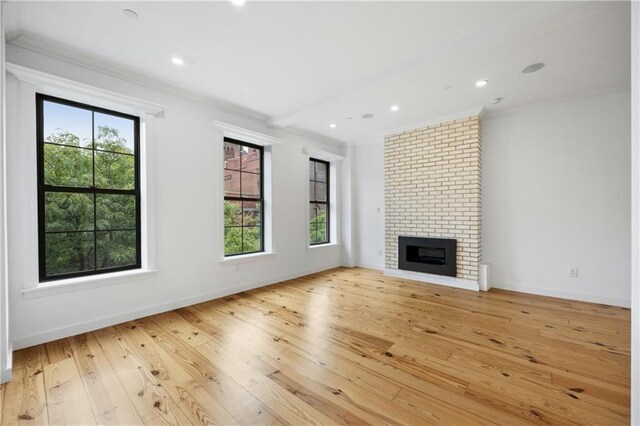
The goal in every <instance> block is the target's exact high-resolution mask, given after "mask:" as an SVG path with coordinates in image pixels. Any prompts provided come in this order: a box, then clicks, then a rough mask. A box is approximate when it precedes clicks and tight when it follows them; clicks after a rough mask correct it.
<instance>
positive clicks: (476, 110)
mask: <svg viewBox="0 0 640 426" xmlns="http://www.w3.org/2000/svg"><path fill="white" fill-rule="evenodd" d="M481 111H482V107H479V108H473V109H470V110H468V111H462V112H456V113H454V114H448V115H441V116H439V117H434V118H431V119H429V120H426V121H420V122H417V123H412V124H408V125H406V126H402V127H398V128H395V129H392V130H389V131H387V132H385V135H384V137H390V136H395V135H397V134H399V133H403V132H406V131H413V130H416V129H422V128H424V127H429V126H435V125H439V124H442V123H445V122H447V121H453V120H461V119H463V118H467V117H472V116H475V115H480V112H481Z"/></svg>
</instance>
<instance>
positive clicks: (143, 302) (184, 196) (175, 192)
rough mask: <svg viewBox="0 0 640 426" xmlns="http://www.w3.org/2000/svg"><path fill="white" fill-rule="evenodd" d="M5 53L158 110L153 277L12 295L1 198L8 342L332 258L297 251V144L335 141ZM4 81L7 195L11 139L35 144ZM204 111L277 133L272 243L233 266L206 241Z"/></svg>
mask: <svg viewBox="0 0 640 426" xmlns="http://www.w3.org/2000/svg"><path fill="white" fill-rule="evenodd" d="M7 60H8V61H9V62H13V63H17V64H19V65H24V66H27V67H30V68H34V69H38V70H41V71H44V72H47V73H50V74H54V75H57V76H61V77H64V78H68V79H71V80H74V81H78V82H81V83H85V84H89V85H91V86H94V87H98V88H102V89H105V90H110V91H114V92H118V93H123V94H127V95H128V96H132V97H136V98H138V99H144V100H147V101H150V102H154V103H157V104H161V105H164V106H166V110H165V118H164V119H159V120H155V123H154V130H153V136H152V140H150V141H149V143H150V144H153V145H154V150H155V163H156V164H155V170H156V179H155V188H156V190H155V193H156V208H155V210H156V216H155V222H156V250H157V260H156V263H157V270H158V273H157V276H156V277H155V278H152V279H148V280H142V281H137V282H128V283H123V284H118V285H110V286H105V287H100V288H92V289H84V290H80V291H75V292H70V293H64V294H57V295H50V296H44V297H38V298H29V299H26V298H25V297H24V296H23V295H22V294H21V290H22V288H23V284H24V283H22V282H21V277H22V276H23V275H22V274H21V271H20V268H21V265H22V263H23V262H21V259H20V258H19V257H18V256H16V255H12V253H11V247H14V246H15V247H19V246H20V244H24V241H23V240H21V237H22V236H21V235H17V234H16V233H15V232H14V233H12V232H11V221H12V220H17V218H18V217H19V216H20V215H21V214H22V212H21V210H20V207H21V206H20V205H17V204H15V203H14V204H13V205H12V204H11V203H9V227H10V228H9V273H10V305H11V308H12V309H11V317H10V325H11V336H12V339H13V341H14V346H15V347H16V348H20V347H24V346H28V345H32V344H36V343H39V342H42V341H46V340H50V339H52V338H57V337H63V336H67V335H71V334H75V333H78V332H81V331H85V330H90V329H93V328H96V327H101V326H106V325H108V324H113V323H117V322H120V321H123V320H127V319H131V318H136V317H139V316H141V315H147V314H150V313H154V312H158V311H163V310H167V309H170V308H174V307H177V306H182V305H188V304H191V303H194V302H195V301H199V300H207V299H211V298H213V297H216V296H219V295H223V294H229V293H234V292H236V291H238V290H241V289H245V288H250V287H255V286H259V285H264V284H268V283H272V282H277V281H280V280H282V279H286V278H292V277H295V276H300V275H304V274H307V273H310V272H312V271H318V270H323V269H328V268H331V267H335V266H339V265H340V264H341V250H340V246H334V247H329V248H323V249H314V250H307V241H306V237H305V235H306V230H305V229H306V224H307V217H308V210H307V209H308V202H307V200H306V193H307V164H306V161H305V159H306V157H305V154H304V153H303V147H304V146H316V147H317V148H320V149H325V150H332V151H333V152H335V153H337V154H343V153H344V148H343V147H328V146H327V145H323V144H320V143H317V142H314V141H311V140H309V139H306V138H303V137H301V136H298V135H294V134H292V133H288V132H285V131H282V130H277V129H273V128H268V127H267V126H265V125H264V124H263V123H260V122H258V121H257V120H255V119H251V118H249V117H242V116H240V115H234V114H231V113H226V112H222V111H220V110H218V109H216V108H214V107H212V106H210V105H205V104H204V103H200V102H196V101H192V100H188V99H185V98H182V97H177V96H173V95H169V94H166V93H162V92H159V91H157V90H153V89H150V88H148V87H143V86H141V85H138V84H135V83H132V82H129V81H125V80H121V79H119V78H115V77H114V76H110V75H107V74H104V73H101V72H96V71H94V70H89V69H87V68H83V67H80V66H77V65H73V64H71V63H68V62H65V61H61V60H58V59H55V58H52V57H46V56H43V55H40V54H37V53H34V52H30V51H27V50H24V49H21V48H18V47H15V46H8V49H7ZM7 84H8V99H7V103H8V109H7V114H8V117H7V124H8V126H7V130H8V132H9V134H8V139H7V142H8V149H9V151H8V159H9V170H8V172H9V181H8V184H9V188H8V193H9V196H10V197H11V196H12V191H13V192H14V193H15V192H16V188H19V182H18V181H19V179H20V178H21V175H20V173H21V170H20V168H19V165H18V164H12V163H11V156H12V155H16V152H17V151H18V150H17V147H18V144H24V143H33V144H34V147H35V141H29V140H26V141H25V140H20V139H19V138H18V137H17V136H16V128H17V123H18V117H17V115H18V112H17V111H18V109H17V105H16V99H17V97H18V86H19V82H18V81H17V80H16V79H15V78H13V77H12V76H10V77H9V78H8V80H7ZM213 120H221V121H224V122H227V123H231V124H234V125H238V126H242V127H245V128H248V129H250V130H254V131H258V132H261V133H265V134H268V135H271V136H275V137H278V138H280V139H282V140H283V142H282V143H280V144H277V145H274V146H273V148H272V149H273V155H272V157H273V164H272V166H273V232H274V241H273V246H274V249H275V251H276V253H277V254H276V255H275V256H274V257H272V258H269V259H267V260H261V261H257V262H253V263H248V264H242V265H237V266H236V265H234V266H222V265H221V264H220V263H219V259H220V257H221V253H220V251H221V250H220V248H221V244H219V241H217V240H216V236H217V235H218V234H219V233H218V231H217V226H218V222H217V221H216V217H218V216H217V215H218V214H219V211H220V212H221V211H222V194H221V193H219V190H218V189H217V187H216V174H217V173H221V166H222V165H221V164H217V162H216V161H215V158H216V155H215V149H216V146H215V144H216V141H215V138H214V135H215V129H214V126H213V123H212V122H213ZM34 125H35V123H34ZM338 179H340V173H338ZM14 195H15V194H14ZM33 196H34V197H35V194H33ZM18 198H19V197H18Z"/></svg>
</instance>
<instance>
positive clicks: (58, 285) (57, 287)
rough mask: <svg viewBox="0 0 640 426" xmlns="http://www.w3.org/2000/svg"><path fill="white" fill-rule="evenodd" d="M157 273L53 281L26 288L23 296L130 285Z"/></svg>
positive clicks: (140, 270) (146, 272) (134, 271)
mask: <svg viewBox="0 0 640 426" xmlns="http://www.w3.org/2000/svg"><path fill="white" fill-rule="evenodd" d="M156 275H157V271H149V270H144V269H135V270H131V271H122V272H113V273H111V274H100V275H91V276H86V277H80V278H71V279H67V280H59V281H52V282H50V283H44V284H40V285H39V286H37V287H32V288H25V289H23V290H22V294H23V295H24V297H25V298H27V299H32V298H34V297H42V296H51V295H54V294H61V293H70V292H74V291H79V290H86V289H89V288H98V287H104V286H108V285H115V284H123V283H130V282H133V281H142V280H148V279H151V278H155V277H156Z"/></svg>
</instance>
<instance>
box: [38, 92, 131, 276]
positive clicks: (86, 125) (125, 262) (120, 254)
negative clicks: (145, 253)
mask: <svg viewBox="0 0 640 426" xmlns="http://www.w3.org/2000/svg"><path fill="white" fill-rule="evenodd" d="M36 108H37V111H36V114H37V115H36V122H37V145H38V235H39V264H40V265H39V266H40V281H41V282H43V281H49V280H54V279H63V278H72V277H78V276H85V275H95V274H103V273H108V272H115V271H122V270H127V269H135V268H140V265H141V253H140V162H139V151H140V149H139V142H140V119H139V118H138V117H135V116H131V115H127V114H122V113H119V112H115V111H108V110H105V109H102V108H97V107H93V106H89V105H84V104H79V103H76V102H71V101H67V100H63V99H58V98H54V97H50V96H45V95H42V94H37V95H36Z"/></svg>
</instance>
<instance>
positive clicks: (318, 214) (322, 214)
mask: <svg viewBox="0 0 640 426" xmlns="http://www.w3.org/2000/svg"><path fill="white" fill-rule="evenodd" d="M326 221H327V206H326V205H324V204H311V211H310V216H309V222H326Z"/></svg>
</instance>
